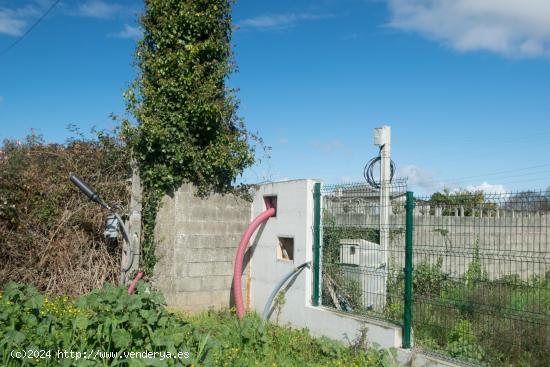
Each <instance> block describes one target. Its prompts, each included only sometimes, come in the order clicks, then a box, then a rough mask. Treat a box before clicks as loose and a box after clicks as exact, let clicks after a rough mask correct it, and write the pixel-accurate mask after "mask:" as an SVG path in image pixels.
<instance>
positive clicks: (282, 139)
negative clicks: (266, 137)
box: [277, 138, 288, 145]
mask: <svg viewBox="0 0 550 367" xmlns="http://www.w3.org/2000/svg"><path fill="white" fill-rule="evenodd" d="M277 143H279V144H281V145H286V144H288V138H280V139H279V140H277Z"/></svg>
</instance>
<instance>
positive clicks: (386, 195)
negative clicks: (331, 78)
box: [374, 125, 391, 307]
mask: <svg viewBox="0 0 550 367" xmlns="http://www.w3.org/2000/svg"><path fill="white" fill-rule="evenodd" d="M374 145H377V146H379V147H380V251H382V254H383V259H384V264H383V266H384V267H383V268H382V269H381V272H380V277H381V279H380V282H379V285H380V287H381V289H380V292H381V300H380V301H381V302H379V303H378V306H379V307H384V305H385V303H386V288H387V279H388V272H389V267H388V250H389V240H390V226H389V225H390V211H391V202H390V191H391V186H390V185H391V182H390V180H391V128H390V127H389V126H387V125H383V126H382V127H379V128H376V129H374Z"/></svg>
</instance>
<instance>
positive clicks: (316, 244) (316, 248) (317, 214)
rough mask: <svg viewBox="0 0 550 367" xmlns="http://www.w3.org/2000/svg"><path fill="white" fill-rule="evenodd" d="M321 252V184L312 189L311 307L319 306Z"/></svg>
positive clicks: (318, 183)
mask: <svg viewBox="0 0 550 367" xmlns="http://www.w3.org/2000/svg"><path fill="white" fill-rule="evenodd" d="M320 252H321V183H320V182H317V183H316V184H315V186H314V189H313V297H312V298H313V299H312V304H313V306H319V303H320V302H319V298H320V292H319V290H320V276H321V273H320V265H321V264H320V257H321V256H320Z"/></svg>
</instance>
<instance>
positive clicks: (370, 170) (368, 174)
mask: <svg viewBox="0 0 550 367" xmlns="http://www.w3.org/2000/svg"><path fill="white" fill-rule="evenodd" d="M381 151H382V148H380V152H381ZM380 152H379V153H378V156H377V157H374V158H372V159H371V160H370V161H368V162H367V164H366V165H365V168H364V170H363V177H365V180H366V181H367V183H368V184H369V185H370V186H372V187H374V188H375V189H379V188H380V182H376V180H375V179H374V166H375V165H376V163H378V162H380V161H381V160H382V157H381V156H380ZM394 174H395V163H393V161H392V160H390V182H392V180H393V175H394Z"/></svg>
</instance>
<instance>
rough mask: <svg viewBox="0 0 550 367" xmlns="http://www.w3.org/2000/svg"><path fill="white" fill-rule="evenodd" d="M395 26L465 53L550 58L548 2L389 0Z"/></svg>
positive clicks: (393, 25)
mask: <svg viewBox="0 0 550 367" xmlns="http://www.w3.org/2000/svg"><path fill="white" fill-rule="evenodd" d="M388 4H389V8H390V12H391V17H392V19H391V21H390V23H389V25H390V26H391V27H394V28H397V29H401V30H405V31H413V32H418V33H420V34H422V35H424V36H426V37H429V38H432V39H435V40H438V41H441V42H443V43H445V44H447V45H449V46H451V47H453V48H454V49H457V50H459V51H464V52H465V51H475V50H487V51H491V52H495V53H498V54H502V55H506V56H510V57H536V56H550V1H548V0H388Z"/></svg>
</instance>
